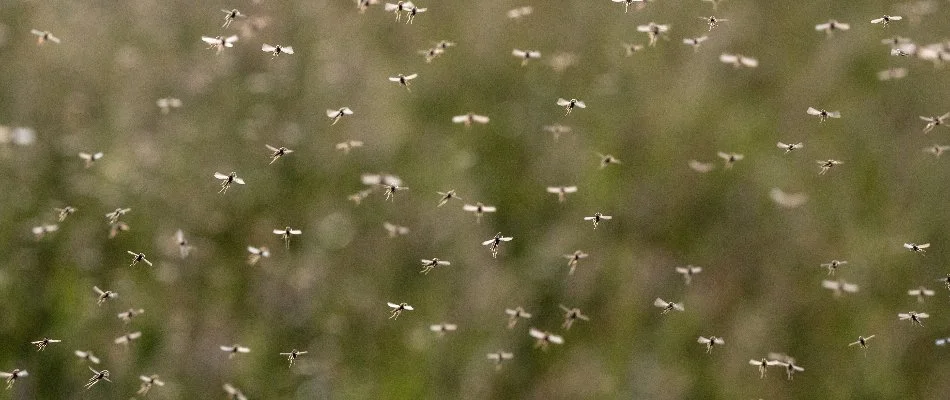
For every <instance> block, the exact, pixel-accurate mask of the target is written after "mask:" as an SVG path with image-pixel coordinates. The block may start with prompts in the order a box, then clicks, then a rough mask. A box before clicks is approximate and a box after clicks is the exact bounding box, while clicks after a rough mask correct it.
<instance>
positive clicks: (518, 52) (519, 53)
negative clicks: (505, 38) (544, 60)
mask: <svg viewBox="0 0 950 400" xmlns="http://www.w3.org/2000/svg"><path fill="white" fill-rule="evenodd" d="M526 54H528V53H527V52H525V51H524V50H518V49H514V50H512V51H511V55H513V56H515V57H519V58H524V56H525V55H526Z"/></svg>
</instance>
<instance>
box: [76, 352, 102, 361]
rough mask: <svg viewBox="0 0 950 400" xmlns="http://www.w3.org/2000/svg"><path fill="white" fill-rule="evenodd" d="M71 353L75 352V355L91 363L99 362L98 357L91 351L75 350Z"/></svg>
mask: <svg viewBox="0 0 950 400" xmlns="http://www.w3.org/2000/svg"><path fill="white" fill-rule="evenodd" d="M73 353H75V354H76V357H79V358H80V359H83V360H86V361H89V362H91V363H93V364H99V357H96V356H95V355H94V354H92V352H91V351H82V350H76V351H74V352H73Z"/></svg>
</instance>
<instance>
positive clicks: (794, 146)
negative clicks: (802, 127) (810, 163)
mask: <svg viewBox="0 0 950 400" xmlns="http://www.w3.org/2000/svg"><path fill="white" fill-rule="evenodd" d="M775 146H776V147H778V148H780V149H782V150H785V154H788V153H791V152H793V151H795V150H798V149H801V148H802V147H805V144H804V143H801V142H799V143H782V142H778V143H776V144H775Z"/></svg>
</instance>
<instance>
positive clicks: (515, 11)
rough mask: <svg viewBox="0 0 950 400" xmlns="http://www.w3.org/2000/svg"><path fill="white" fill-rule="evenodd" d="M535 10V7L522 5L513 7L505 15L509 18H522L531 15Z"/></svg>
mask: <svg viewBox="0 0 950 400" xmlns="http://www.w3.org/2000/svg"><path fill="white" fill-rule="evenodd" d="M533 12H534V8H532V7H531V6H522V7H517V8H512V9H510V10H508V12H507V13H505V15H507V16H508V18H509V19H521V18H524V17H527V16H529V15H531V13H533Z"/></svg>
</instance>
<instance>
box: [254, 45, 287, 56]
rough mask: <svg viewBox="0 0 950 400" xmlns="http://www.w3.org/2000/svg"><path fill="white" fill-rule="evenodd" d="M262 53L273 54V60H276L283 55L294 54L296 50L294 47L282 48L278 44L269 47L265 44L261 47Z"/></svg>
mask: <svg viewBox="0 0 950 400" xmlns="http://www.w3.org/2000/svg"><path fill="white" fill-rule="evenodd" d="M261 51H263V52H265V53H271V58H276V57H277V56H279V55H281V54H294V48H293V47H290V46H281V45H279V44H278V45H274V46H271V45H269V44H267V43H264V44H262V45H261Z"/></svg>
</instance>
